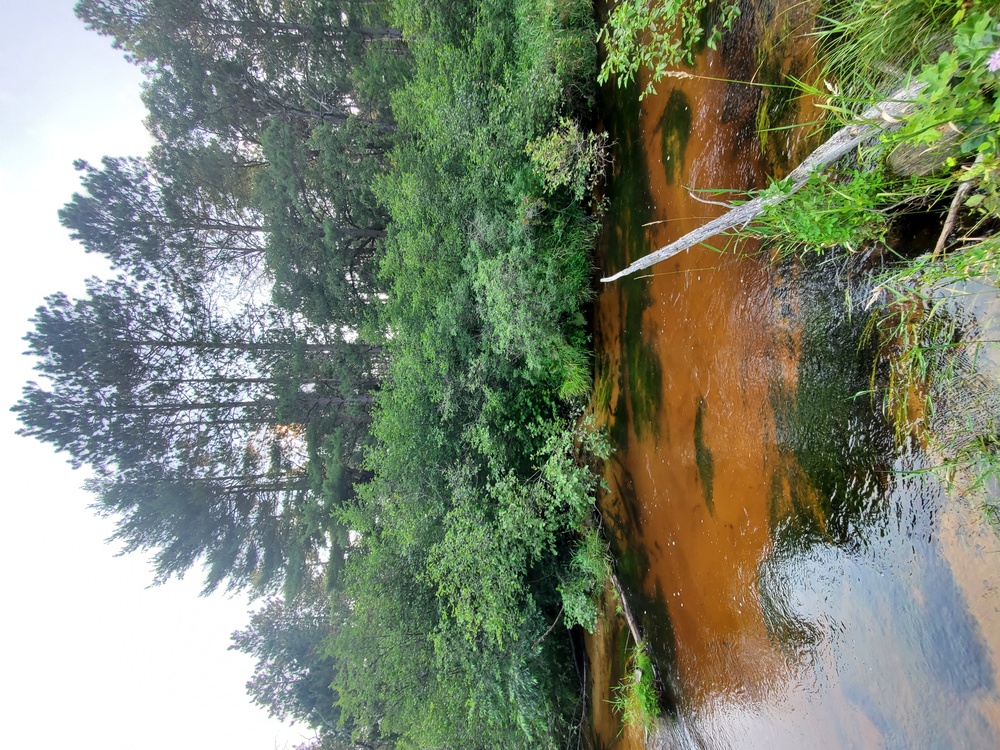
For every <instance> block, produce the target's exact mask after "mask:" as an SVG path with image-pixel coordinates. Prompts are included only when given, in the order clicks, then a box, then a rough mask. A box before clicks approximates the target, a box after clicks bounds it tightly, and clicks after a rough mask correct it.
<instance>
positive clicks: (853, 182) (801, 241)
mask: <svg viewBox="0 0 1000 750" xmlns="http://www.w3.org/2000/svg"><path fill="white" fill-rule="evenodd" d="M889 187H890V186H889V182H888V179H887V176H886V174H885V173H884V172H883V171H882V170H880V169H867V170H862V169H854V170H849V171H844V172H841V173H835V172H818V173H813V174H812V175H811V176H810V178H809V181H808V182H807V183H806V185H805V186H804V187H802V188H801V189H800V190H799V191H798V192H797V193H796V194H795V197H794V199H793V200H785V201H782V202H781V203H778V204H777V205H774V206H771V207H769V208H768V209H766V210H765V212H764V213H763V214H762V215H761V216H760V217H759V219H758V220H757V221H756V222H755V224H754V226H753V233H754V234H756V235H757V236H759V237H763V238H765V239H768V240H771V242H772V243H773V244H774V246H775V247H776V248H777V249H778V251H779V252H780V253H781V254H782V255H784V254H788V253H790V252H792V251H797V252H814V253H818V254H822V253H823V252H824V251H826V250H829V249H833V248H840V249H843V250H846V251H847V252H856V251H858V250H859V249H861V248H863V247H866V246H870V245H871V244H872V243H874V242H878V241H881V240H882V239H883V238H884V237H885V233H886V231H887V230H888V224H889V222H888V218H887V215H886V214H885V213H884V212H883V210H882V207H883V206H884V205H886V203H887V198H888V197H889V195H888V192H887V190H888V189H889ZM782 189H783V185H782V184H780V183H777V184H775V185H774V186H773V187H772V190H776V191H781V190H782Z"/></svg>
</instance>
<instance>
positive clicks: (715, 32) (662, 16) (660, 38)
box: [597, 0, 740, 99]
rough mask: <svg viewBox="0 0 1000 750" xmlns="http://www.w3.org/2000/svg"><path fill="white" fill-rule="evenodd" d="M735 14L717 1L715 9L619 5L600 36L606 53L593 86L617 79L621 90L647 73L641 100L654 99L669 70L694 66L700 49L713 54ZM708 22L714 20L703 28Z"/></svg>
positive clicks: (693, 2) (685, 2) (699, 0)
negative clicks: (640, 72)
mask: <svg viewBox="0 0 1000 750" xmlns="http://www.w3.org/2000/svg"><path fill="white" fill-rule="evenodd" d="M713 9H714V10H715V12H716V13H717V16H715V17H714V18H713V17H712V15H711V14H710V13H709V11H711V10H713ZM739 14H740V6H739V3H737V2H735V0H720V2H719V3H718V4H717V6H716V5H715V4H714V3H713V2H712V0H652V2H649V0H621V2H619V3H618V4H617V5H615V6H614V8H613V9H612V11H611V14H610V15H609V16H608V21H607V23H606V24H605V26H604V28H602V29H601V32H600V34H599V35H598V40H599V41H602V42H604V46H605V50H606V53H607V54H606V57H605V58H604V64H603V65H602V66H601V72H600V75H598V77H597V81H598V83H607V81H608V80H609V79H610V78H611V76H615V78H616V80H617V82H618V86H619V87H621V86H625V85H627V84H629V83H631V82H632V81H634V80H635V79H636V78H637V76H638V75H639V71H640V70H641V69H645V70H647V71H648V73H649V80H648V81H647V82H646V86H645V88H644V89H643V90H642V93H640V95H639V97H640V99H644V98H645V97H647V96H649V95H650V94H655V93H656V84H657V83H658V82H659V81H661V80H662V79H663V78H664V77H665V76H667V75H668V72H669V69H670V68H674V67H676V66H678V65H682V64H686V65H691V64H693V62H694V55H695V53H696V52H697V51H698V49H699V47H700V46H701V45H705V46H708V47H709V48H710V49H715V48H716V47H717V45H718V43H719V41H720V40H721V39H722V35H723V33H725V32H726V31H728V30H729V29H731V28H732V26H733V23H735V21H736V19H737V17H738V16H739ZM706 17H709V18H712V21H711V22H709V23H706V22H705V19H706Z"/></svg>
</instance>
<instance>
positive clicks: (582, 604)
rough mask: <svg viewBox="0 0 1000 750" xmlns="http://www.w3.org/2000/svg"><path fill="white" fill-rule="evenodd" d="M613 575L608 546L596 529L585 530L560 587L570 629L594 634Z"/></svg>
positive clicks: (565, 615) (566, 620)
mask: <svg viewBox="0 0 1000 750" xmlns="http://www.w3.org/2000/svg"><path fill="white" fill-rule="evenodd" d="M609 575H611V557H610V553H609V552H608V545H607V543H606V542H605V541H604V540H603V539H602V538H601V535H600V533H599V532H598V531H597V530H596V529H593V528H589V527H588V528H584V529H583V532H582V535H581V538H580V541H579V542H578V543H577V546H576V548H575V549H574V550H573V556H572V558H571V559H570V564H569V566H568V567H567V572H566V575H565V577H564V578H563V580H562V581H561V582H560V584H559V594H560V595H561V596H562V601H563V612H564V617H565V622H566V626H567V627H572V626H574V625H579V626H581V627H583V628H584V629H586V630H587V631H588V632H590V633H593V632H594V629H595V628H596V627H597V616H598V605H599V598H600V594H601V591H602V590H603V588H604V585H605V582H606V581H607V579H608V576H609Z"/></svg>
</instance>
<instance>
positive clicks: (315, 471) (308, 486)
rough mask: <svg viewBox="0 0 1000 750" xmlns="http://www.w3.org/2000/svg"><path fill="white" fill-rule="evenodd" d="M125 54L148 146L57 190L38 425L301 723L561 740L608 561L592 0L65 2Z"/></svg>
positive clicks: (342, 739) (463, 742)
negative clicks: (212, 606)
mask: <svg viewBox="0 0 1000 750" xmlns="http://www.w3.org/2000/svg"><path fill="white" fill-rule="evenodd" d="M75 10H76V14H77V16H78V17H79V19H80V20H81V21H82V22H83V23H84V24H85V25H86V26H87V28H88V29H90V30H92V31H94V32H96V33H98V34H100V35H102V36H105V37H107V38H108V40H109V42H110V43H111V44H113V45H114V47H115V48H117V49H120V50H121V51H122V53H123V54H124V56H125V57H126V59H127V60H128V61H129V62H131V63H132V64H134V65H137V66H139V67H140V68H141V70H142V72H143V74H144V77H145V84H144V87H143V93H142V96H143V100H144V102H145V104H146V107H147V109H148V118H147V121H146V125H147V128H148V129H149V131H150V133H151V134H152V135H153V137H154V139H155V145H154V146H153V148H152V149H151V150H150V152H149V153H148V154H146V155H144V156H134V155H113V156H107V157H105V158H104V159H102V160H101V162H100V163H99V164H89V163H86V162H83V161H79V162H77V163H76V165H75V167H76V169H77V170H78V172H79V177H80V190H79V192H78V193H76V194H75V195H73V196H72V198H71V199H70V200H69V202H68V203H66V205H65V206H64V208H63V209H62V210H61V211H60V213H59V219H60V221H61V223H62V225H63V226H64V227H65V228H66V229H67V230H69V231H70V233H71V235H72V237H73V239H74V240H76V241H77V242H78V243H79V244H80V245H81V246H82V247H83V250H85V251H86V252H88V253H98V254H100V255H102V256H104V257H106V258H107V259H108V260H109V261H110V263H111V264H112V266H113V268H114V275H113V276H112V277H111V278H107V279H96V278H95V279H91V280H90V281H88V283H87V291H86V294H85V295H84V296H83V297H81V298H79V299H71V298H69V297H68V296H67V295H65V294H61V293H55V294H52V295H51V296H49V297H47V298H46V299H45V301H44V304H43V305H42V306H40V307H39V308H38V310H37V312H36V313H35V316H34V317H33V318H32V320H31V325H32V330H31V332H30V333H29V334H28V335H27V336H26V340H27V342H28V346H29V352H28V353H29V354H30V355H32V356H33V357H34V358H35V362H36V365H35V368H36V372H37V373H38V377H37V382H32V383H29V384H28V385H27V386H26V387H25V388H24V393H23V398H22V399H21V400H20V401H19V402H18V403H17V404H16V405H15V406H14V411H15V412H16V414H17V416H18V418H19V419H20V421H21V423H22V425H23V427H22V429H21V433H22V434H25V435H28V436H33V437H35V438H38V439H39V440H42V441H45V442H47V443H49V444H51V445H52V446H54V447H55V448H56V449H57V450H58V451H61V452H63V453H64V454H66V455H67V457H68V459H69V460H70V462H71V463H72V464H73V465H74V466H86V467H88V468H89V470H90V471H91V473H92V479H90V480H89V481H88V489H89V490H91V492H92V493H93V498H94V503H93V507H94V509H95V510H96V512H97V513H99V514H101V515H103V516H107V517H110V518H112V519H114V521H115V523H116V527H115V528H116V531H115V534H114V540H113V541H114V542H115V543H116V544H117V545H118V546H119V547H120V549H122V550H124V551H127V552H140V553H145V554H147V555H148V556H149V557H150V558H151V560H152V562H153V564H154V569H155V574H156V582H162V581H165V580H167V579H169V578H171V577H173V576H180V575H183V574H184V573H185V572H187V571H188V570H190V569H192V568H193V569H195V570H199V569H203V571H204V588H205V591H206V592H209V591H213V590H216V589H220V588H221V589H223V590H230V591H232V590H245V591H248V592H250V593H251V594H252V595H253V596H255V597H256V598H257V600H258V602H259V605H258V608H257V609H256V611H255V612H254V613H253V614H252V617H251V620H250V623H249V625H248V627H247V628H246V629H245V630H243V631H241V632H239V633H236V634H235V635H234V648H237V649H239V650H241V651H244V652H246V653H248V654H250V655H252V656H254V657H255V658H256V659H257V669H256V671H255V673H254V675H253V677H252V679H251V681H250V683H249V684H248V689H249V692H250V694H251V697H252V698H253V700H254V701H256V702H257V703H259V704H261V705H262V706H263V707H265V708H266V709H267V710H268V711H269V712H270V713H271V714H273V715H276V716H279V717H284V718H289V719H292V720H295V721H298V722H304V723H306V724H307V725H309V726H311V727H312V728H314V729H315V731H316V740H315V742H314V743H313V744H312V745H310V747H316V748H320V747H321V748H330V749H332V748H377V747H378V748H381V747H386V748H388V747H467V748H490V747H497V748H501V747H502V748H514V747H548V746H552V747H555V746H557V745H560V746H561V745H562V744H564V742H566V741H567V740H568V739H569V738H571V737H574V736H575V735H576V733H577V732H578V731H579V724H580V721H581V719H580V717H581V709H582V701H583V696H582V694H581V679H580V677H579V675H578V669H579V668H580V664H581V658H582V657H581V655H580V653H579V646H578V645H574V641H573V637H572V633H573V630H572V628H573V626H575V625H582V626H585V627H592V626H593V623H594V620H595V618H596V605H595V603H594V601H593V598H594V596H595V593H594V592H595V590H596V587H597V584H598V582H599V580H600V579H601V577H602V576H603V575H604V572H605V569H606V562H605V552H604V548H603V546H602V543H601V542H600V539H599V536H598V535H597V532H596V528H595V520H594V516H593V512H592V497H593V493H594V489H595V487H596V485H597V482H598V481H599V480H598V475H597V474H595V473H594V471H593V470H592V467H591V461H592V460H593V458H594V457H595V456H600V455H602V454H604V452H605V451H606V447H605V444H604V440H603V439H602V438H601V437H600V435H598V434H597V433H596V432H594V431H591V430H588V428H587V427H586V425H584V424H583V423H582V422H581V421H580V414H581V411H582V406H583V404H584V402H585V399H586V397H587V396H588V395H589V392H590V371H591V367H590V353H589V345H588V332H587V327H586V317H585V314H584V311H585V306H586V304H587V301H588V299H589V296H590V294H591V282H592V277H593V273H592V267H591V263H592V261H591V257H592V248H593V242H594V237H595V235H596V226H597V225H596V219H595V206H594V205H592V204H591V197H590V196H591V187H592V185H593V182H594V180H595V179H597V177H598V174H599V170H600V167H601V165H602V163H603V162H602V159H603V152H602V142H601V141H600V139H599V138H598V137H596V136H594V135H590V134H589V128H588V127H587V121H588V118H589V117H590V116H591V110H592V107H593V96H594V83H593V81H594V79H595V77H596V64H597V53H596V44H595V36H596V30H595V27H594V21H593V16H592V7H591V6H590V4H589V3H585V2H580V1H579V0H555V1H550V2H541V3H538V2H534V1H533V0H520V1H519V2H514V3H510V2H504V1H501V0H485V1H480V0H469V1H468V2H466V1H464V0H459V1H458V2H439V1H438V0H431V1H430V2H425V1H423V0H419V1H417V2H412V1H411V0H402V1H401V2H393V3H380V2H370V1H367V0H358V1H357V2H354V1H353V0H289V1H287V2H272V1H270V0H81V2H79V3H78V4H77V6H76V9H75Z"/></svg>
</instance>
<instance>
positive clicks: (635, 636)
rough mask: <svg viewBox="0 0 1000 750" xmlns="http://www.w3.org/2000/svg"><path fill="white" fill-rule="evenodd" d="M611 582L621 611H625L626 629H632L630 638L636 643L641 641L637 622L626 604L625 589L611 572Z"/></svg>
mask: <svg viewBox="0 0 1000 750" xmlns="http://www.w3.org/2000/svg"><path fill="white" fill-rule="evenodd" d="M611 583H612V585H614V587H615V593H616V594H618V601H619V602H620V603H621V605H622V612H624V613H625V622H627V623H628V629H629V630H630V631H632V640H634V641H635V642H636V643H637V644H638V643H642V633H641V632H639V623H638V622H636V619H635V615H633V614H632V609H631V608H630V607H629V606H628V599H626V598H625V590H624V589H623V588H622V584H621V581H619V580H618V576H617V575H615V573H613V572H612V573H611Z"/></svg>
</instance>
